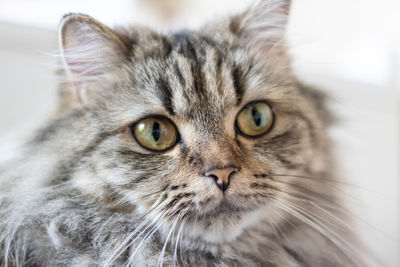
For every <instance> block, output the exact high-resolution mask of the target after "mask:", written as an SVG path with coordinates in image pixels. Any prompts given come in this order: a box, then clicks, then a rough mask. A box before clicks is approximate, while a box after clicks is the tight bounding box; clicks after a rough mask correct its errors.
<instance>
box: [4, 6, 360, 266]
mask: <svg viewBox="0 0 400 267" xmlns="http://www.w3.org/2000/svg"><path fill="white" fill-rule="evenodd" d="M289 6H290V1H289V0H262V1H258V2H256V3H255V4H254V5H253V6H251V7H249V8H248V9H247V10H245V11H244V12H243V13H241V14H238V15H236V16H232V17H229V18H223V19H220V20H218V21H215V22H211V23H209V24H207V25H205V26H204V27H203V28H201V29H200V30H198V31H190V30H182V31H176V32H170V33H166V34H161V33H157V32H155V31H153V30H151V29H148V28H146V27H142V26H135V27H125V28H123V27H121V28H115V29H110V28H108V27H107V26H105V25H103V24H101V23H100V22H98V21H96V20H95V19H93V18H91V17H89V16H87V15H83V14H68V15H66V16H65V17H64V18H63V19H62V22H61V24H60V30H59V40H60V51H61V52H60V54H61V59H62V63H63V70H62V71H60V73H59V77H60V103H59V108H58V109H57V112H55V114H54V115H53V116H52V118H50V120H49V121H48V122H47V123H46V124H45V125H44V127H42V128H41V129H40V130H38V131H37V132H35V133H34V134H33V135H32V137H31V138H30V139H29V141H27V142H26V144H25V145H24V147H23V149H22V151H21V153H20V156H19V157H18V158H16V159H15V160H14V161H13V162H11V163H8V164H7V166H4V167H3V169H2V171H1V174H0V266H162V265H165V266H365V265H364V263H363V261H362V252H361V251H360V250H361V246H360V245H358V242H357V238H356V237H355V236H354V234H353V230H352V229H351V220H350V218H349V216H348V215H347V213H346V211H345V209H344V208H343V201H342V198H341V196H340V192H338V191H337V190H336V187H335V186H333V185H334V184H335V182H339V181H337V180H335V177H334V170H335V167H334V166H335V164H334V159H333V158H332V156H331V153H330V147H331V143H330V140H329V138H328V135H327V129H328V127H329V125H331V123H332V122H333V116H332V115H331V114H330V112H329V110H328V109H327V108H326V97H325V95H324V94H323V93H321V92H320V91H318V90H316V89H313V88H312V87H309V86H306V85H304V84H303V83H302V82H301V81H299V79H298V78H297V77H296V76H295V75H294V74H293V72H292V70H291V67H290V62H291V61H290V57H289V55H288V52H287V48H286V45H285V41H284V39H285V29H286V25H287V20H288V14H289Z"/></svg>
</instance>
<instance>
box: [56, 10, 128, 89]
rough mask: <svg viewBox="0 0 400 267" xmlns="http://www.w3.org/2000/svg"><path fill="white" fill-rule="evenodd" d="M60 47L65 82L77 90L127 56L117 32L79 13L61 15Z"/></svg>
mask: <svg viewBox="0 0 400 267" xmlns="http://www.w3.org/2000/svg"><path fill="white" fill-rule="evenodd" d="M59 46H60V50H61V56H62V60H63V62H64V66H65V69H66V72H67V74H68V79H69V80H70V81H71V82H73V83H74V84H75V85H76V86H78V87H79V86H80V85H82V83H85V82H87V81H91V80H95V79H96V78H98V76H100V75H102V74H105V73H107V72H108V71H110V70H111V69H113V68H115V67H117V66H119V65H120V64H121V63H122V62H123V61H124V59H125V58H126V57H127V56H128V46H127V44H126V43H124V41H123V39H122V38H121V37H120V36H119V35H118V34H117V33H115V32H114V31H112V30H111V29H110V28H108V27H107V26H105V25H103V24H101V23H100V22H98V21H96V20H95V19H93V18H91V17H89V16H87V15H82V14H68V15H66V16H64V18H63V19H62V21H61V23H60V27H59Z"/></svg>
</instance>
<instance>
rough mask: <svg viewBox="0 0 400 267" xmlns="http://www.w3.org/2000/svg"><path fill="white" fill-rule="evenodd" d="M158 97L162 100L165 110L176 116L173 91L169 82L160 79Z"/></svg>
mask: <svg viewBox="0 0 400 267" xmlns="http://www.w3.org/2000/svg"><path fill="white" fill-rule="evenodd" d="M157 89H158V97H159V98H160V100H161V102H162V104H163V106H164V108H165V109H166V110H167V111H168V113H169V114H170V115H175V111H174V108H173V104H172V90H171V87H170V85H169V84H168V82H167V80H165V79H161V78H160V79H158V81H157Z"/></svg>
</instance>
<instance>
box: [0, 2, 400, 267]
mask: <svg viewBox="0 0 400 267" xmlns="http://www.w3.org/2000/svg"><path fill="white" fill-rule="evenodd" d="M251 2H252V0H234V1H233V0H218V1H215V0H113V1H107V0H97V1H93V0H92V1H90V0H0V143H1V145H0V159H7V158H9V157H12V153H13V148H14V147H15V145H16V144H18V140H19V139H20V138H21V137H23V136H24V135H26V134H29V133H30V132H32V130H33V129H34V128H35V127H37V126H38V125H40V123H43V121H44V120H45V119H46V118H48V116H49V114H51V112H52V111H53V110H54V109H55V107H56V104H57V79H56V76H55V62H56V59H55V57H54V56H52V55H54V52H55V50H56V49H57V26H58V23H59V20H60V18H61V16H62V15H63V14H65V13H68V12H81V13H87V14H90V15H91V16H93V17H95V18H97V19H98V20H100V21H102V22H104V23H105V24H107V25H109V26H113V25H118V24H137V23H140V24H146V25H150V26H152V27H154V28H156V29H158V30H159V31H168V30H173V29H176V28H181V27H184V28H196V27H199V26H200V25H201V24H202V23H203V22H204V21H207V20H208V19H211V18H216V17H220V16H228V15H229V14H235V13H236V12H239V11H240V10H244V9H245V8H246V7H247V6H248V5H249V4H250V3H251ZM399 14H400V1H398V0H380V1H376V0H335V1H320V0H294V1H293V4H292V10H291V17H290V22H289V29H288V36H287V37H288V44H289V48H290V53H291V55H292V57H293V68H294V70H295V72H296V73H297V75H298V77H300V79H302V80H303V81H305V82H307V83H309V84H312V85H315V86H317V87H319V88H321V89H322V90H324V91H327V92H328V93H329V94H330V97H331V108H332V110H333V111H335V112H336V114H337V116H338V117H339V123H337V124H336V125H335V126H334V127H333V128H332V129H331V132H330V134H331V136H332V138H333V139H334V140H335V141H336V145H335V153H336V155H337V159H338V161H339V164H340V169H339V170H338V172H339V174H340V175H341V176H344V179H346V180H347V181H348V183H349V184H351V185H347V186H346V185H343V186H341V187H342V189H343V190H344V191H346V193H347V194H346V196H347V197H348V203H349V205H351V207H352V212H353V213H354V214H355V216H356V217H357V219H356V223H357V227H355V229H354V231H358V232H360V233H361V235H362V238H363V239H364V241H365V243H367V244H368V245H369V246H370V247H371V249H372V251H373V252H374V253H376V254H377V255H378V257H379V258H380V260H381V261H382V262H383V263H384V264H385V265H386V266H400V262H399V255H400V249H399V231H400V227H399V225H400V223H399V221H400V212H399V211H400V210H399V206H400V205H399V203H400V201H399V191H400V185H399V184H400V183H399V181H400V169H399V163H400V16H399Z"/></svg>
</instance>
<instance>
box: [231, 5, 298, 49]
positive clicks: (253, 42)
mask: <svg viewBox="0 0 400 267" xmlns="http://www.w3.org/2000/svg"><path fill="white" fill-rule="evenodd" d="M289 6H290V0H259V1H257V2H256V3H255V4H254V5H252V6H251V7H250V8H249V9H248V10H247V11H246V12H245V13H244V14H243V15H242V16H241V17H240V18H239V23H238V25H237V29H238V34H239V35H240V37H241V38H243V39H244V40H246V42H248V43H249V45H250V46H253V47H255V48H256V49H261V50H262V51H264V52H268V51H269V50H271V49H272V48H274V47H275V46H277V45H279V44H280V43H281V42H282V41H283V40H284V38H285V34H286V26H287V22H288V13H289Z"/></svg>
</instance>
